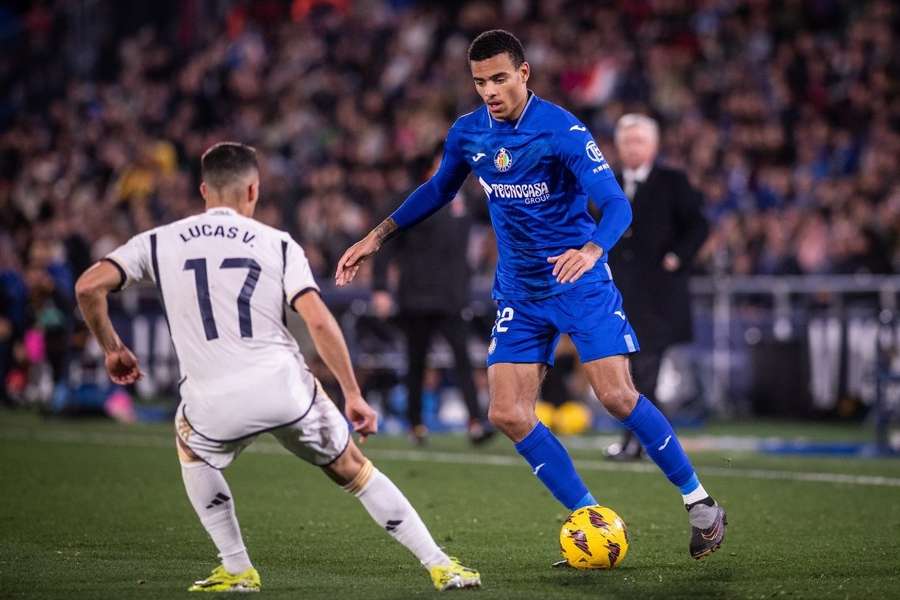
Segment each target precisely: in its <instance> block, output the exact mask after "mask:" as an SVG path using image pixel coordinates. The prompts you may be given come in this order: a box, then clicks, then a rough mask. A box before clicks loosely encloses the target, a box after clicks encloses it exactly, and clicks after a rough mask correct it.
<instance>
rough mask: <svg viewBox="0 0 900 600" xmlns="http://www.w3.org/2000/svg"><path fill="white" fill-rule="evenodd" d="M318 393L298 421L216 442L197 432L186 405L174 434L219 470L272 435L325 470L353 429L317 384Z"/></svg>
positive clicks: (178, 414)
mask: <svg viewBox="0 0 900 600" xmlns="http://www.w3.org/2000/svg"><path fill="white" fill-rule="evenodd" d="M315 385H316V387H315V394H314V395H313V399H312V403H311V404H310V406H309V410H307V411H306V413H304V414H303V415H302V416H301V417H300V418H299V419H296V420H294V421H291V422H290V423H285V424H283V425H278V426H275V427H269V428H266V429H262V430H259V431H255V432H253V433H249V434H247V435H243V436H241V437H239V438H235V439H228V440H217V439H212V438H210V437H207V436H205V435H203V434H201V433H199V432H198V431H196V430H195V429H194V428H193V426H192V425H191V422H190V421H189V420H188V418H187V416H186V414H185V410H184V408H185V403H184V402H182V403H181V404H179V405H178V410H177V411H176V412H175V433H176V435H177V436H178V439H179V440H181V442H182V443H183V444H184V445H185V446H187V447H188V448H190V449H191V450H192V451H193V452H194V454H196V455H197V456H198V457H199V458H200V460H202V461H203V462H205V463H206V464H208V465H209V466H211V467H214V468H216V469H224V468H225V467H227V466H228V465H230V464H231V463H232V462H233V461H234V459H236V458H237V457H238V455H239V454H240V453H241V452H242V451H243V450H244V448H246V447H247V446H249V445H250V444H252V443H253V440H255V439H256V438H257V437H258V436H260V435H261V434H263V433H271V434H272V435H273V436H275V439H277V440H278V441H279V442H280V443H281V445H282V446H284V447H285V449H287V450H288V451H289V452H291V453H292V454H294V455H295V456H297V457H299V458H302V459H303V460H305V461H307V462H309V463H311V464H313V465H316V466H317V467H324V466H327V465H329V464H331V463H333V462H334V461H335V460H337V459H338V457H340V456H341V454H343V453H344V450H346V449H347V446H348V445H349V443H350V427H349V424H348V423H347V420H346V419H345V418H344V415H343V414H341V411H340V410H338V407H337V406H335V404H334V402H332V401H331V398H329V397H328V395H327V394H326V393H325V390H323V389H322V385H321V384H320V383H319V382H318V380H317V381H316V383H315Z"/></svg>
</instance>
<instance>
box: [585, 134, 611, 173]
mask: <svg viewBox="0 0 900 600" xmlns="http://www.w3.org/2000/svg"><path fill="white" fill-rule="evenodd" d="M584 152H585V154H587V157H588V158H589V159H591V161H592V162H595V163H600V165H599V166H597V167H594V168H593V170H592V172H593V173H594V174H597V173H600V172H602V171H606V170H607V169H609V165H608V164H607V162H606V159H605V158H603V153H602V152H600V148H598V147H597V143H596V142H595V141H594V140H591V141H589V142H588V143H587V144H585V146H584Z"/></svg>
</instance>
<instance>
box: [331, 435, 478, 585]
mask: <svg viewBox="0 0 900 600" xmlns="http://www.w3.org/2000/svg"><path fill="white" fill-rule="evenodd" d="M322 468H323V470H324V471H325V473H326V474H327V475H328V476H329V477H330V478H331V479H332V480H334V481H335V482H336V483H338V484H340V485H341V486H343V488H344V489H345V490H346V491H347V492H349V493H351V494H353V495H354V496H356V497H357V498H359V501H360V502H361V503H362V505H363V506H364V507H365V509H366V510H367V511H368V513H369V515H371V517H372V519H374V520H375V522H376V523H378V525H379V526H381V527H383V528H384V529H385V531H387V532H388V534H390V536H391V537H393V538H394V539H395V540H397V541H398V542H400V543H401V544H403V545H404V546H405V547H406V548H407V549H408V550H409V551H410V552H412V553H413V555H414V556H415V557H416V558H417V559H419V562H420V563H422V566H424V567H425V568H426V569H428V572H429V574H430V575H431V580H432V583H434V586H435V587H436V588H437V589H438V590H441V591H444V590H449V589H459V588H468V587H478V586H480V585H481V576H480V575H479V574H478V571H475V570H473V569H469V568H467V567H464V566H463V565H461V564H460V563H459V561H458V560H457V559H455V558H452V557H449V556H447V554H446V553H445V552H444V551H443V550H441V549H440V548H439V547H438V545H437V544H436V543H435V541H434V538H432V537H431V534H430V533H429V532H428V528H427V527H425V523H423V522H422V518H421V517H420V516H419V514H418V513H417V512H416V510H415V509H414V508H413V506H412V504H410V502H409V500H407V499H406V496H404V495H403V492H401V491H400V489H399V488H397V486H396V485H394V483H393V482H392V481H391V480H390V479H388V478H387V476H385V475H384V473H382V472H381V471H379V470H378V469H376V468H375V466H374V465H373V464H372V462H371V461H370V460H369V459H367V458H366V457H365V456H364V455H363V453H362V451H361V450H360V449H359V448H358V447H357V446H356V444H355V443H353V440H350V442H349V444H348V445H347V448H346V450H344V452H343V454H341V455H340V456H339V457H338V458H337V459H336V460H335V461H334V462H332V463H331V464H329V465H326V466H324V467H322Z"/></svg>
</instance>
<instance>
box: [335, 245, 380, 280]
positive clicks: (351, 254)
mask: <svg viewBox="0 0 900 600" xmlns="http://www.w3.org/2000/svg"><path fill="white" fill-rule="evenodd" d="M380 248H381V242H379V241H378V238H377V237H375V236H374V235H372V234H371V233H370V234H369V235H367V236H366V237H364V238H363V239H361V240H359V241H358V242H356V243H355V244H353V245H352V246H350V247H349V248H348V249H347V251H346V252H344V255H343V256H341V260H339V261H338V264H337V271H335V273H334V282H335V283H336V284H337V285H338V287H343V286H345V285H347V284H348V283H350V282H351V281H353V278H354V277H356V272H357V271H359V266H360V265H361V264H362V263H363V261H365V260H366V259H367V258H369V257H370V256H372V255H373V254H375V253H376V252H378V250H379V249H380Z"/></svg>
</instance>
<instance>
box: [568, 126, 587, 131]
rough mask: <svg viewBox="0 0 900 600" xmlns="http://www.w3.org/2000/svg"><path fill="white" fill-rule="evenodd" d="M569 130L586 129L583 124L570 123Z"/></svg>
mask: <svg viewBox="0 0 900 600" xmlns="http://www.w3.org/2000/svg"><path fill="white" fill-rule="evenodd" d="M569 131H587V127H585V126H584V125H572V126H571V127H569Z"/></svg>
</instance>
